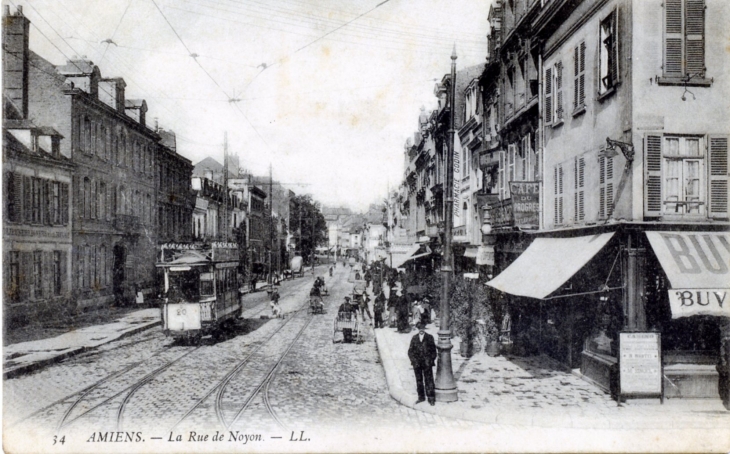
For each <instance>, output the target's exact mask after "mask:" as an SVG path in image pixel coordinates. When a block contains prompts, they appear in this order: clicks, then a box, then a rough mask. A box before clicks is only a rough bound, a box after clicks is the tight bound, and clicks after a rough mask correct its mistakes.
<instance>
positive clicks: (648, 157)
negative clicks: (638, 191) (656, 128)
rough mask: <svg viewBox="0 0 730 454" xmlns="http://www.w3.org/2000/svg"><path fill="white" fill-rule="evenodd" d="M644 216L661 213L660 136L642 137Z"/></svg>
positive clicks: (654, 215)
mask: <svg viewBox="0 0 730 454" xmlns="http://www.w3.org/2000/svg"><path fill="white" fill-rule="evenodd" d="M644 169H645V173H644V190H645V191H646V193H645V194H644V216H645V217H656V216H660V215H661V214H662V136H659V135H647V136H646V138H645V139H644Z"/></svg>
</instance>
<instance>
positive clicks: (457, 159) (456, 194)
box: [452, 137, 461, 225]
mask: <svg viewBox="0 0 730 454" xmlns="http://www.w3.org/2000/svg"><path fill="white" fill-rule="evenodd" d="M457 143H459V139H458V138H457V137H454V150H453V152H454V167H453V169H452V173H453V175H454V178H453V181H454V185H453V186H454V188H453V189H454V191H453V199H454V221H456V220H457V219H458V218H459V217H460V216H459V215H460V214H461V204H460V203H459V200H460V197H461V146H459V147H457V146H456V145H457ZM457 148H458V149H457ZM454 224H455V225H456V222H454Z"/></svg>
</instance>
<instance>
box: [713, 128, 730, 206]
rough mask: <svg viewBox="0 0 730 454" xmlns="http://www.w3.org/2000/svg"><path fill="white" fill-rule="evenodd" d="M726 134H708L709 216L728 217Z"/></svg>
mask: <svg viewBox="0 0 730 454" xmlns="http://www.w3.org/2000/svg"><path fill="white" fill-rule="evenodd" d="M727 141H728V137H727V136H710V197H709V199H710V217H713V218H727V217H728V189H729V186H730V184H728V176H729V174H728V152H727Z"/></svg>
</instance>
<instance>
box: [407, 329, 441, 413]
mask: <svg viewBox="0 0 730 454" xmlns="http://www.w3.org/2000/svg"><path fill="white" fill-rule="evenodd" d="M425 328H426V325H424V324H423V323H419V324H418V334H416V335H415V336H413V337H412V338H411V345H410V346H409V347H408V358H409V359H410V360H411V365H412V366H413V372H414V373H415V374H416V390H417V391H418V400H417V401H416V403H417V404H418V403H421V402H423V401H424V400H426V397H428V403H429V404H431V405H434V404H435V403H436V393H435V391H434V384H433V366H434V361H435V360H436V343H435V342H434V340H433V336H432V335H430V334H428V333H427V332H426V331H425ZM424 388H425V392H424Z"/></svg>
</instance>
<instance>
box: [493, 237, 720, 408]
mask: <svg viewBox="0 0 730 454" xmlns="http://www.w3.org/2000/svg"><path fill="white" fill-rule="evenodd" d="M645 228H646V227H645V226H644V225H641V226H639V225H630V224H624V225H619V226H614V227H613V228H612V231H610V230H609V229H611V228H610V227H609V226H605V227H599V228H594V229H582V230H581V229H576V230H575V231H567V232H566V231H562V232H559V233H556V232H551V233H552V235H553V236H552V237H548V236H543V235H549V234H548V233H546V234H543V235H535V236H538V237H537V238H535V239H534V240H533V241H532V242H531V243H530V244H529V246H528V247H527V248H526V249H525V250H524V252H523V253H522V254H520V256H519V257H517V259H515V260H514V261H513V262H512V263H511V264H509V266H507V267H503V269H502V272H501V273H500V274H499V275H498V276H496V277H495V278H494V279H492V280H491V281H489V282H488V283H487V285H489V286H491V287H493V288H494V289H496V290H498V291H499V292H501V293H502V294H504V295H505V297H506V298H507V299H508V301H509V312H510V318H511V320H512V327H511V330H512V337H513V340H514V341H515V348H516V350H515V351H516V352H517V353H522V354H544V355H547V356H549V357H551V358H553V359H555V360H556V361H557V362H559V363H560V364H562V365H563V366H565V368H566V369H572V370H573V372H574V373H575V374H578V375H580V376H582V377H583V378H584V379H585V380H587V381H589V382H591V383H593V384H594V385H596V386H598V387H599V388H601V389H603V390H604V391H606V392H611V394H613V395H615V396H616V395H618V394H619V392H620V384H621V383H622V382H621V379H622V374H623V375H627V374H628V370H626V371H623V372H622V369H621V361H620V358H622V357H624V358H627V356H626V355H624V356H622V351H621V346H620V342H619V339H620V336H621V334H622V333H634V334H636V333H650V335H651V336H654V337H655V338H657V339H660V350H659V352H658V355H659V358H660V359H661V361H660V364H661V370H655V369H656V368H650V367H648V365H647V370H650V369H651V370H652V371H653V372H652V373H653V374H654V375H655V376H656V378H657V381H658V382H660V385H661V386H659V389H662V388H663V390H662V391H660V392H661V394H662V395H663V396H664V397H670V398H680V397H681V398H717V397H719V396H726V387H727V364H728V358H727V356H728V352H727V349H728V344H730V340H729V338H730V326H728V325H729V323H728V321H730V296H728V294H729V293H730V288H729V287H730V272H729V271H728V267H729V264H730V234H729V233H727V232H725V231H716V232H712V231H706V232H703V231H698V232H688V231H656V232H654V231H645ZM587 233H591V234H587ZM558 235H560V237H558ZM569 235H573V236H569ZM723 345H724V347H723ZM627 348H628V347H627ZM624 378H625V377H624ZM723 398H724V400H727V399H726V398H725V397H723ZM726 405H727V403H726Z"/></svg>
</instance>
